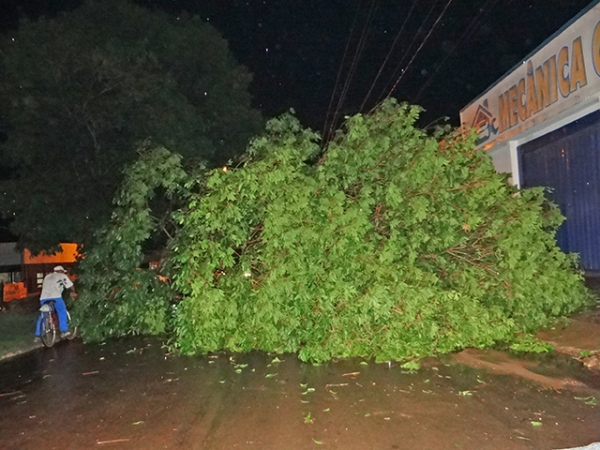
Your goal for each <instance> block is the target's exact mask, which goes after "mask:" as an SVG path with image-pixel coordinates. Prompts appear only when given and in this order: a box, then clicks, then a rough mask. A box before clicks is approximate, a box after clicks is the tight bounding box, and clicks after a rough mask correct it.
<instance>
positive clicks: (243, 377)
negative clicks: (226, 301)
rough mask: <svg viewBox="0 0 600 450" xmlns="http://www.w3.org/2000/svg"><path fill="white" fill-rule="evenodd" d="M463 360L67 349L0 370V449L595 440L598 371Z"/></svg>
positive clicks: (494, 445) (551, 444) (549, 360)
mask: <svg viewBox="0 0 600 450" xmlns="http://www.w3.org/2000/svg"><path fill="white" fill-rule="evenodd" d="M459 355H460V354H459ZM462 357H463V358H466V359H467V360H465V359H463V360H462V362H468V363H469V364H470V365H475V366H477V365H478V364H479V368H477V367H469V366H468V365H465V364H463V363H462V362H460V361H461V356H454V357H453V356H444V357H442V358H439V359H436V358H430V359H427V360H426V361H424V364H423V368H422V369H421V370H419V371H417V372H408V371H405V370H402V369H401V368H400V367H399V366H398V364H396V363H392V364H375V363H373V362H372V361H364V360H361V359H349V360H340V361H331V362H329V363H327V364H323V365H320V366H313V365H310V364H305V363H302V362H300V361H298V359H297V358H296V356H295V355H267V354H265V353H260V352H253V353H249V354H228V353H219V354H215V355H207V356H201V357H183V356H174V355H167V354H165V350H164V349H163V348H161V342H160V341H159V340H156V339H144V338H135V339H134V338H132V339H126V340H120V341H113V342H110V343H107V344H106V345H87V346H84V345H83V344H81V343H80V342H69V343H65V345H59V346H57V347H56V348H52V349H42V350H40V351H35V352H33V353H31V354H28V355H24V356H22V357H18V358H15V359H14V360H10V361H6V362H3V363H1V364H0V386H1V387H0V410H2V412H3V413H2V414H0V444H2V445H0V447H1V448H7V449H21V448H40V449H44V448H54V447H56V448H59V447H61V448H62V447H64V445H63V444H64V443H65V442H66V443H67V447H66V448H73V449H81V448H100V447H102V448H109V446H110V448H118V449H144V450H153V449H159V448H161V449H162V448H181V449H194V448H199V449H200V448H201V449H225V448H228V449H231V448H256V449H311V448H331V449H365V448H368V449H394V448H397V449H413V448H415V449H416V448H418V449H426V448H431V449H438V448H439V449H447V448H462V449H478V450H479V449H487V448H489V449H499V448H503V449H513V448H514V449H530V448H531V449H545V448H547V449H551V448H565V447H573V446H577V445H586V444H589V443H590V442H593V441H600V405H597V402H599V401H600V390H599V388H600V375H598V374H597V373H594V372H591V371H587V370H585V369H583V368H582V367H581V365H580V364H579V363H577V362H576V361H574V360H572V359H569V358H566V357H561V356H556V355H542V356H527V357H518V358H517V357H515V356H514V355H511V357H508V356H507V355H506V354H504V353H500V352H494V351H486V352H479V353H478V352H473V351H469V352H467V353H463V354H462ZM515 371H516V372H521V374H526V376H525V377H517V376H514V375H511V373H514V372H515ZM559 384H560V385H559ZM11 393H14V394H11Z"/></svg>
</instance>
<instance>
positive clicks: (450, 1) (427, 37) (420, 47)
mask: <svg viewBox="0 0 600 450" xmlns="http://www.w3.org/2000/svg"><path fill="white" fill-rule="evenodd" d="M451 3H452V0H448V3H446V6H444V9H443V10H442V12H441V13H440V15H439V16H438V18H437V20H436V21H435V22H434V24H433V26H432V27H431V29H430V30H429V33H427V36H425V39H423V42H421V45H420V46H419V48H418V49H417V51H416V52H415V53H414V55H413V57H412V58H411V60H410V61H409V62H408V65H407V66H406V68H405V69H404V70H403V71H402V74H400V77H398V80H396V83H395V84H394V86H393V87H392V89H391V90H390V92H389V93H388V95H387V97H386V98H389V97H390V96H391V95H392V92H394V90H395V89H396V87H397V86H398V83H400V80H402V77H404V74H405V73H406V71H407V70H408V68H409V67H410V65H411V64H412V62H413V61H414V60H415V58H416V57H417V55H418V54H419V52H420V51H421V49H422V48H423V46H424V45H425V43H426V42H427V40H428V39H429V36H431V33H433V30H434V29H435V27H436V26H437V24H438V22H439V21H440V20H441V19H442V17H443V16H444V14H445V13H446V10H447V9H448V7H449V6H450V4H451Z"/></svg>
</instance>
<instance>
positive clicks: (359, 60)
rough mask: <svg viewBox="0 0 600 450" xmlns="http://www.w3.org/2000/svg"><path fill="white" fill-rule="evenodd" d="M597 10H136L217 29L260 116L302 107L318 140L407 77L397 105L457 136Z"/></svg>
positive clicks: (333, 5)
mask: <svg viewBox="0 0 600 450" xmlns="http://www.w3.org/2000/svg"><path fill="white" fill-rule="evenodd" d="M79 1H80V0H54V1H52V0H0V27H2V29H3V30H4V31H5V32H7V31H8V32H10V30H11V29H14V27H15V24H16V18H17V17H18V15H19V14H21V15H29V16H31V17H37V16H39V15H42V14H45V15H53V14H55V13H56V12H57V11H61V10H64V9H68V8H70V7H73V5H76V4H78V3H79ZM590 1H591V0H528V1H525V0H450V1H449V0H437V1H436V0H394V1H392V0H264V1H256V0H246V1H243V0H140V1H137V3H139V4H143V5H149V6H151V7H154V8H159V9H162V10H165V11H167V12H169V13H173V14H179V13H181V11H184V10H187V11H189V12H190V13H192V14H195V15H199V16H200V17H202V18H203V19H204V20H206V21H208V22H209V23H211V24H212V25H214V26H215V27H216V28H217V29H218V30H219V31H220V32H221V34H222V35H223V36H224V37H225V38H226V39H227V40H228V41H229V44H230V47H231V50H232V51H233V53H234V55H235V56H236V57H237V59H238V60H239V61H240V62H241V63H242V64H244V65H245V66H247V67H248V68H249V69H250V71H251V72H252V73H253V74H254V82H253V85H252V94H253V96H254V103H255V106H256V107H258V108H260V109H261V110H262V111H263V113H264V114H265V115H266V116H268V117H269V116H273V115H276V114H279V113H281V112H284V111H286V110H287V109H289V108H292V107H293V108H294V109H295V110H296V112H297V115H298V117H299V118H300V119H301V120H302V122H303V123H304V124H305V125H308V126H311V127H312V128H315V129H317V130H321V129H323V126H324V123H326V121H327V122H328V121H329V120H330V117H331V116H332V114H333V113H334V112H335V111H336V110H338V108H337V107H338V105H339V99H340V95H341V94H342V93H343V92H345V95H344V101H343V102H342V103H341V105H339V106H340V108H339V111H340V113H341V115H344V114H353V113H356V112H358V111H359V110H362V111H368V110H369V108H371V107H372V106H373V105H374V104H376V103H377V102H378V101H379V100H381V99H382V98H383V97H385V96H387V95H388V93H389V91H390V90H391V89H392V86H393V85H394V84H395V83H396V81H397V80H398V79H399V77H400V75H401V74H402V73H403V72H402V70H404V75H403V76H402V78H400V81H399V82H398V84H397V86H396V89H395V90H394V93H393V95H394V96H395V97H396V98H398V99H399V100H401V101H408V102H411V103H418V104H420V105H421V106H423V107H424V108H425V110H426V112H425V114H424V117H423V119H424V121H427V122H430V121H433V120H436V119H438V118H440V117H442V116H448V117H450V119H451V121H452V122H453V123H455V124H456V123H457V122H458V112H459V110H460V108H462V107H463V106H465V105H466V104H467V103H469V102H470V101H471V100H472V99H473V98H475V97H476V96H478V95H479V94H480V93H481V92H482V91H483V90H485V89H486V88H487V87H488V86H489V85H490V84H492V83H493V82H494V81H496V80H497V79H498V78H499V77H501V76H502V75H503V74H504V73H505V72H506V71H507V70H509V69H510V68H511V67H512V66H513V65H515V64H516V63H518V62H519V61H520V60H521V59H522V58H523V57H525V56H526V55H527V54H528V53H529V52H531V51H532V50H533V49H534V48H536V47H537V46H538V45H539V44H541V43H542V42H543V41H544V40H545V39H546V38H547V37H549V36H550V35H551V34H552V33H554V32H555V31H556V30H558V29H559V28H560V27H561V26H563V25H564V24H565V23H566V22H567V21H569V20H570V19H571V18H572V17H574V16H575V15H576V14H577V13H578V12H579V11H580V10H582V9H583V8H585V7H586V6H587V5H588V4H589V3H590ZM445 8H446V10H445V13H444V14H443V15H441V14H442V11H443V10H444V9H445ZM411 11H412V12H411ZM409 13H410V15H409ZM407 17H408V20H407ZM440 17H441V18H440ZM438 18H440V19H439V22H438V23H437V26H436V27H435V28H433V31H432V27H433V25H434V23H435V22H436V20H438ZM403 24H405V25H404V28H402V27H403ZM401 30H402V32H401V33H400V31H401ZM430 32H431V33H430ZM395 40H396V41H397V42H396V45H395V46H393V43H394V41H395ZM419 47H420V51H419V53H417V54H416V52H417V49H418V48H419ZM344 55H345V58H344ZM388 55H389V56H388ZM386 57H387V58H388V59H387V64H385V65H384V61H385V60H386ZM411 61H412V62H411ZM382 67H383V69H382ZM380 70H381V74H380V75H379V76H378V73H379V72H380ZM338 75H339V76H338ZM336 80H337V83H336ZM369 91H370V92H371V93H370V95H369V96H368V97H367V94H368V93H369ZM332 95H334V97H333V102H332V106H331V107H330V102H331V99H332Z"/></svg>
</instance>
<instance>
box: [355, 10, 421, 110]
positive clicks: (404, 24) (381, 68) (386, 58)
mask: <svg viewBox="0 0 600 450" xmlns="http://www.w3.org/2000/svg"><path fill="white" fill-rule="evenodd" d="M418 2H419V0H414V2H413V4H412V6H411V8H410V11H409V12H408V15H407V16H406V18H405V19H404V22H403V23H402V26H401V27H400V31H398V33H397V34H396V37H395V38H394V42H393V43H392V46H391V47H390V50H389V52H388V54H387V55H386V57H385V60H384V61H383V63H382V64H381V66H380V67H379V71H378V72H377V76H376V77H375V80H373V83H372V84H371V87H370V88H369V92H367V95H366V96H365V99H364V100H363V102H362V104H361V105H360V109H359V111H362V110H363V108H364V106H365V104H366V103H367V101H368V99H369V97H370V96H371V92H373V89H374V88H375V84H376V83H377V80H379V77H380V76H381V73H382V72H383V69H384V68H385V66H386V64H387V62H388V60H389V59H390V56H391V54H392V52H393V50H394V48H395V47H396V43H397V42H398V39H399V38H400V35H401V34H402V32H403V31H404V28H405V27H406V24H407V23H408V19H409V18H410V16H411V15H412V12H413V10H414V9H415V6H416V5H417V3H418Z"/></svg>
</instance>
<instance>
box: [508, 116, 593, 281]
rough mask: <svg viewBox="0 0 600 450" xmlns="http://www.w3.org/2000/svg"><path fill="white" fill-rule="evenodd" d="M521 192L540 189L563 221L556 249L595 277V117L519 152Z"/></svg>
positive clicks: (529, 143)
mask: <svg viewBox="0 0 600 450" xmlns="http://www.w3.org/2000/svg"><path fill="white" fill-rule="evenodd" d="M519 158H520V170H521V174H520V175H521V186H522V187H523V188H527V187H534V186H544V187H547V188H549V189H548V191H549V192H548V196H549V197H550V198H551V199H552V200H553V201H554V202H555V203H557V204H558V205H559V206H560V209H561V211H562V213H563V214H564V215H565V217H566V218H567V220H566V221H565V223H564V224H563V225H562V226H561V228H560V229H559V231H558V233H557V241H558V245H559V246H560V248H561V249H562V250H563V251H564V252H567V253H579V256H580V259H581V265H582V266H583V268H584V269H585V270H586V271H588V272H600V112H595V113H593V114H590V115H588V116H585V117H583V118H582V119H579V120H577V121H575V122H573V123H571V124H569V125H567V126H565V127H563V128H560V129H558V130H556V131H554V132H552V133H550V134H548V135H546V136H543V137H541V138H539V139H536V140H534V141H532V142H528V143H527V144H524V145H522V146H521V147H519Z"/></svg>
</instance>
